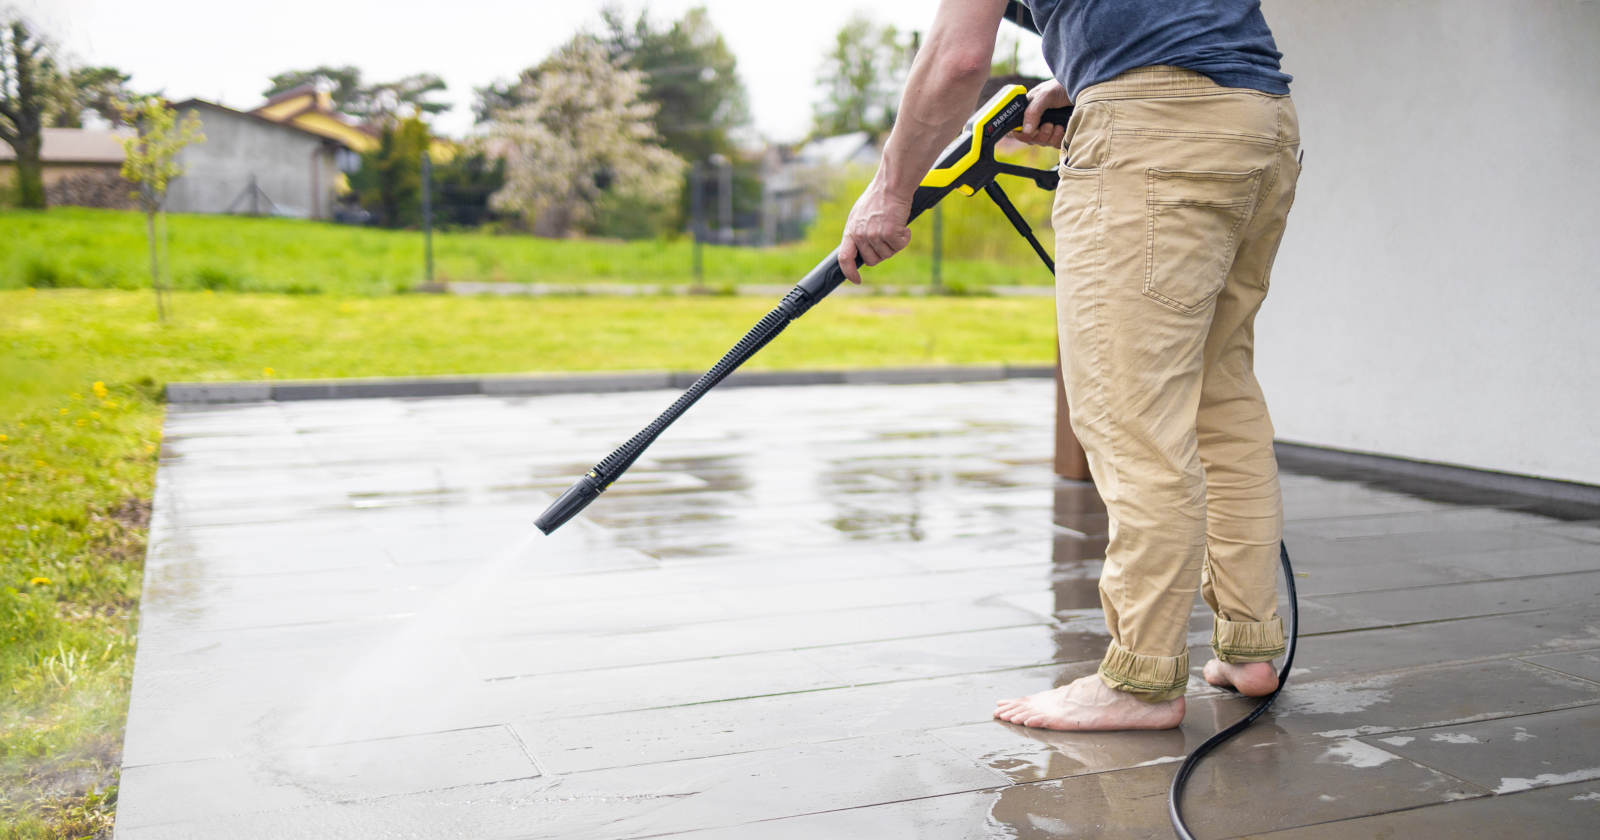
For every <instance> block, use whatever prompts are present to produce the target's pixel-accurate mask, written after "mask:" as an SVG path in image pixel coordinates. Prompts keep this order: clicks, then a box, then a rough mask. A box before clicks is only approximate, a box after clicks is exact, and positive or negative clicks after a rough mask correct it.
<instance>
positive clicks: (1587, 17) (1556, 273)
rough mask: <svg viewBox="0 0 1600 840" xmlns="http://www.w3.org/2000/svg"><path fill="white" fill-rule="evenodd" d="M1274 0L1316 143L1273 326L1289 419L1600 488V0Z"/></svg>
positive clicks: (1375, 448) (1463, 461) (1272, 301)
mask: <svg viewBox="0 0 1600 840" xmlns="http://www.w3.org/2000/svg"><path fill="white" fill-rule="evenodd" d="M1263 8H1264V10H1265V12H1266V15H1267V20H1268V22H1269V23H1270V24H1271V26H1272V28H1273V30H1274V32H1275V34H1276V36H1277V39H1278V44H1279V47H1280V48H1281V49H1282V50H1283V52H1284V66H1285V69H1287V70H1288V71H1289V72H1291V73H1293V74H1294V76H1295V80H1294V85H1293V90H1294V96H1295V99H1296V103H1297V106H1298V109H1299V113H1300V123H1301V134H1302V138H1303V143H1302V148H1303V149H1304V152H1305V167H1304V171H1303V174H1302V177H1301V180H1300V186H1299V194H1298V197H1297V200H1296V204H1295V208H1294V211H1293V213H1292V215H1291V216H1290V222H1289V232H1288V234H1287V236H1286V238H1285V241H1284V243H1283V246H1282V250H1281V251H1280V254H1279V259H1278V264H1277V269H1276V271H1275V273H1274V278H1273V281H1272V293H1271V294H1270V295H1269V296H1268V298H1267V302H1266V306H1265V308H1264V309H1263V311H1262V314H1261V316H1260V319H1259V322H1258V328H1257V347H1258V349H1257V370H1258V372H1259V373H1260V376H1261V379H1262V383H1263V387H1264V388H1265V389H1266V391H1267V397H1268V401H1269V403H1270V404H1271V406H1272V409H1273V419H1274V421H1275V423H1276V425H1277V429H1278V433H1279V436H1280V437H1282V438H1284V439H1286V440H1291V441H1298V442H1304V443H1309V444H1317V445H1324V446H1332V447H1338V448H1343V449H1352V450H1359V451H1364V452H1373V453H1380V454H1387V455H1398V456H1403V457H1407V458H1414V459H1419V460H1428V461H1439V462H1444V463H1452V464H1460V465H1465V466H1473V467H1479V468H1484V469H1491V470H1498V471H1504V472H1513V473H1523V474H1529V475H1537V476H1542V477H1547V478H1558V479H1565V480H1571V481H1579V482H1586V483H1591V484H1600V202H1596V201H1595V196H1596V195H1600V150H1597V148H1596V145H1595V138H1596V137H1600V3H1597V2H1594V0H1416V1H1415V2H1407V3H1395V2H1392V0H1341V2H1332V0H1325V1H1324V2H1309V0H1266V2H1264V3H1263Z"/></svg>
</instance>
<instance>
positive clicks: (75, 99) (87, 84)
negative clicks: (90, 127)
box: [50, 67, 134, 128]
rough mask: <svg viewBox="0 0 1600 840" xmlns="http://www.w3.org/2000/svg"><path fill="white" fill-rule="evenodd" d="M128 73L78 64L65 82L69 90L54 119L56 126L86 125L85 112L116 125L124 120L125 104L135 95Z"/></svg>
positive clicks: (52, 123) (63, 95)
mask: <svg viewBox="0 0 1600 840" xmlns="http://www.w3.org/2000/svg"><path fill="white" fill-rule="evenodd" d="M129 78H131V77H130V76H129V75H128V74H127V73H124V72H122V71H121V70H118V69H117V68H115V67H75V68H73V69H72V72H71V73H69V74H67V75H66V76H65V77H64V78H63V81H64V82H65V87H66V89H65V90H64V91H63V94H62V96H61V97H60V105H59V108H58V110H57V111H56V113H55V115H54V116H53V117H52V118H51V120H50V123H51V125H53V126H55V127H56V128H82V127H83V115H84V112H93V113H95V114H98V115H100V117H101V118H102V119H105V120H108V121H109V122H110V123H111V124H112V125H119V124H120V123H121V122H122V103H123V102H126V101H128V100H130V99H133V98H134V96H133V94H132V92H131V91H129V90H128V79H129Z"/></svg>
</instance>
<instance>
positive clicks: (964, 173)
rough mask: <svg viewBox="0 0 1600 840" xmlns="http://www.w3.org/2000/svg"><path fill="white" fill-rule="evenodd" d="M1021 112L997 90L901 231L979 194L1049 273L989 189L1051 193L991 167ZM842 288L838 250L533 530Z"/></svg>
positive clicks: (1055, 116) (577, 507)
mask: <svg viewBox="0 0 1600 840" xmlns="http://www.w3.org/2000/svg"><path fill="white" fill-rule="evenodd" d="M1027 107H1028V92H1027V89H1026V88H1024V87H1022V86H1021V85H1010V86H1007V87H1005V88H1002V89H1001V90H1000V91H999V92H998V93H996V94H995V95H994V96H993V97H991V98H990V99H989V101H988V102H986V103H984V105H983V106H982V107H981V108H979V109H978V110H977V112H976V113H974V114H973V115H972V118H971V119H969V120H967V124H966V128H965V129H964V130H963V131H962V132H961V136H959V137H957V138H956V139H955V140H954V141H953V142H952V143H951V144H950V145H949V146H947V147H946V148H945V150H944V151H943V152H941V153H940V154H939V159H938V163H937V164H935V165H934V167H933V169H931V170H929V172H928V175H927V177H925V178H923V179H922V183H921V184H920V185H919V186H918V187H917V191H916V193H915V194H913V195H912V197H911V215H910V218H908V219H907V220H906V223H907V224H910V223H911V221H912V220H913V219H915V218H917V217H918V216H920V215H922V212H923V211H924V210H927V209H928V208H930V207H932V206H934V205H935V204H938V203H939V202H940V201H941V200H943V199H944V197H945V196H947V195H949V194H950V193H952V192H960V193H962V194H963V195H969V196H970V195H976V194H977V192H978V191H979V190H982V191H983V192H984V194H986V195H988V196H989V198H990V200H992V201H993V202H994V203H995V204H996V205H998V206H999V207H1000V210H1001V212H1003V213H1005V215H1006V219H1007V220H1009V221H1010V222H1011V224H1012V226H1013V227H1015V228H1016V229H1017V231H1018V232H1019V233H1021V234H1022V236H1023V238H1025V239H1027V240H1028V243H1029V244H1030V245H1032V246H1033V250H1034V252H1035V253H1037V254H1038V255H1039V257H1040V259H1042V260H1044V263H1045V265H1047V266H1049V267H1050V269H1051V271H1052V272H1053V271H1054V270H1055V263H1054V261H1053V260H1051V258H1050V254H1049V252H1048V251H1046V250H1045V249H1044V247H1043V246H1041V245H1040V244H1039V240H1038V239H1036V238H1035V237H1034V235H1033V231H1032V230H1031V229H1029V227H1028V223H1027V221H1026V220H1024V219H1023V217H1022V214H1021V213H1019V212H1017V208H1016V207H1015V206H1013V205H1012V203H1011V201H1010V199H1009V198H1007V197H1006V194H1005V192H1004V191H1002V190H1001V189H1000V186H999V184H997V183H995V177H996V176H998V175H1015V176H1018V177H1022V178H1027V179H1028V180H1031V181H1033V183H1034V184H1035V185H1037V186H1038V187H1040V188H1041V189H1046V190H1054V189H1055V188H1056V182H1057V175H1056V173H1055V171H1054V170H1050V169H1033V168H1030V167H1026V166H1018V165H1015V164H1011V163H1006V162H1004V161H1000V160H996V159H995V156H994V149H995V145H996V144H997V143H999V142H1000V140H1001V139H1002V138H1004V137H1005V136H1006V135H1008V134H1010V133H1011V132H1013V131H1016V130H1017V129H1019V128H1021V127H1022V116H1023V112H1024V111H1026V110H1027ZM1071 115H1072V109H1071V108H1055V109H1052V110H1049V111H1046V112H1045V113H1044V118H1043V122H1045V123H1051V124H1055V125H1063V126H1064V125H1066V124H1067V120H1068V118H1069V117H1071ZM856 262H857V265H860V262H861V259H860V257H857V258H856ZM844 280H845V276H844V270H843V269H841V268H840V267H839V250H838V249H837V248H835V249H834V251H833V253H831V254H829V255H828V256H827V258H826V259H824V260H823V261H822V262H820V263H818V264H817V267H816V268H813V269H811V273H810V274H807V275H806V276H805V279H803V280H801V281H800V282H799V283H797V284H796V285H795V287H794V288H793V289H790V290H789V293H788V294H787V295H785V296H784V298H783V301H782V302H781V303H779V304H778V306H777V308H775V309H773V310H772V311H771V312H768V313H767V315H766V317H764V318H762V319H761V320H760V321H759V322H758V323H757V324H756V325H755V326H754V327H752V328H751V329H750V331H749V332H748V333H746V334H745V336H744V338H742V339H740V340H739V343H738V344H736V345H734V347H733V349H732V350H729V351H728V353H727V355H725V356H723V357H722V359H721V360H720V361H718V362H717V363H716V365H715V366H713V367H712V368H711V369H710V370H708V371H706V372H705V374H703V375H702V376H701V377H700V378H699V379H698V380H696V381H695V383H694V384H693V385H691V386H689V390H687V391H685V392H684V393H683V396H680V397H678V399H677V401H676V402H674V403H673V404H672V405H671V406H669V407H668V408H667V410H666V411H664V412H662V413H661V416H660V417H657V418H656V419H655V420H653V421H652V422H651V423H650V425H648V426H646V427H644V429H642V430H640V432H639V433H638V434H636V435H634V436H633V437H632V438H631V439H630V440H629V441H628V442H627V443H625V444H623V445H622V446H620V447H618V448H617V450H616V451H615V452H612V453H611V454H610V455H607V456H606V457H605V459H604V460H602V461H601V462H600V463H598V464H596V465H595V466H594V469H592V470H589V472H587V473H585V474H584V475H583V477H582V478H579V479H578V480H577V481H576V482H574V483H573V485H572V486H571V487H569V488H568V489H567V491H566V492H565V493H562V494H561V496H560V497H559V498H557V499H556V500H555V502H554V503H552V504H551V505H550V507H549V508H547V509H546V510H545V512H544V513H543V514H541V515H540V516H539V518H538V519H537V520H535V521H534V524H535V525H536V526H538V528H539V530H540V531H543V532H544V533H546V534H549V533H551V532H553V531H555V529H557V528H560V527H561V526H562V525H563V524H565V523H566V521H567V520H569V519H571V518H572V517H574V516H576V515H578V512H579V511H581V510H583V509H584V508H585V507H588V506H589V503H590V502H593V501H594V500H595V499H596V498H598V497H599V496H600V494H601V493H602V492H604V491H605V490H606V488H608V487H610V486H611V484H612V483H613V482H615V481H616V480H617V479H618V478H621V477H622V474H623V473H624V472H627V470H628V467H630V466H633V462H634V461H636V460H638V458H639V456H640V455H641V454H643V453H644V450H645V449H646V448H647V447H648V446H650V444H651V443H654V442H655V439H656V438H657V437H660V436H661V433H662V432H664V431H666V429H667V427H668V426H670V425H672V423H673V421H675V420H677V419H678V418H679V417H680V416H682V415H683V413H684V412H685V411H688V410H689V407H690V406H692V405H694V404H695V403H696V402H697V401H698V400H699V399H700V398H701V397H702V396H704V395H705V393H706V392H707V391H710V390H711V389H712V388H713V387H715V386H716V385H717V383H719V382H721V381H722V380H723V379H726V378H727V377H728V374H730V373H733V371H734V370H736V369H737V368H738V367H739V366H740V365H742V364H744V362H745V361H746V360H747V359H749V358H750V357H751V356H754V355H755V354H756V353H757V352H758V351H759V350H761V348H763V347H765V346H766V345H767V343H768V342H770V341H772V339H774V338H776V337H777V336H778V333H781V332H783V330H784V328H785V327H787V326H788V325H789V322H790V321H793V320H794V319H796V318H799V317H800V316H801V315H804V314H806V312H807V311H808V310H810V309H811V307H813V306H815V305H816V304H817V302H818V301H820V300H822V299H823V298H825V297H827V296H828V295H829V293H831V292H832V291H833V290H834V289H837V288H839V284H840V283H843V282H844Z"/></svg>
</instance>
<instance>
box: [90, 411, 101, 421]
mask: <svg viewBox="0 0 1600 840" xmlns="http://www.w3.org/2000/svg"><path fill="white" fill-rule="evenodd" d="M89 416H90V417H93V418H94V419H96V420H99V419H100V412H98V411H91V412H89Z"/></svg>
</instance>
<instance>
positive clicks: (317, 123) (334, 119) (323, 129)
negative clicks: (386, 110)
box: [250, 84, 378, 172]
mask: <svg viewBox="0 0 1600 840" xmlns="http://www.w3.org/2000/svg"><path fill="white" fill-rule="evenodd" d="M250 113H251V114H252V115H254V116H257V117H262V118H263V119H268V120H271V121H273V122H275V123H281V124H283V125H290V126H294V127H295V128H299V129H302V130H304V131H308V132H310V133H312V134H315V135H317V136H319V137H322V138H324V139H326V140H329V141H332V142H334V143H337V144H339V145H340V146H342V147H343V148H344V149H346V150H347V151H348V152H349V154H350V155H352V156H359V155H361V154H363V153H365V152H370V151H372V150H374V149H376V148H378V132H377V131H375V130H373V129H372V128H371V127H370V126H366V125H362V124H359V123H357V122H356V121H355V120H354V119H352V118H350V117H347V116H345V115H344V114H341V113H339V112H338V111H337V110H335V109H334V107H333V97H332V96H331V95H329V94H328V92H327V91H320V90H317V88H316V86H315V85H311V84H304V85H301V86H299V87H297V88H294V89H292V90H286V91H284V92H283V93H280V94H277V95H276V96H272V97H270V98H268V99H267V101H266V102H264V103H262V104H261V105H259V106H257V107H256V108H254V109H252V110H251V111H250ZM357 164H359V160H354V161H349V162H346V163H345V164H344V165H341V167H340V168H341V170H342V171H345V172H350V171H353V170H354V169H355V166H356V165H357Z"/></svg>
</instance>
